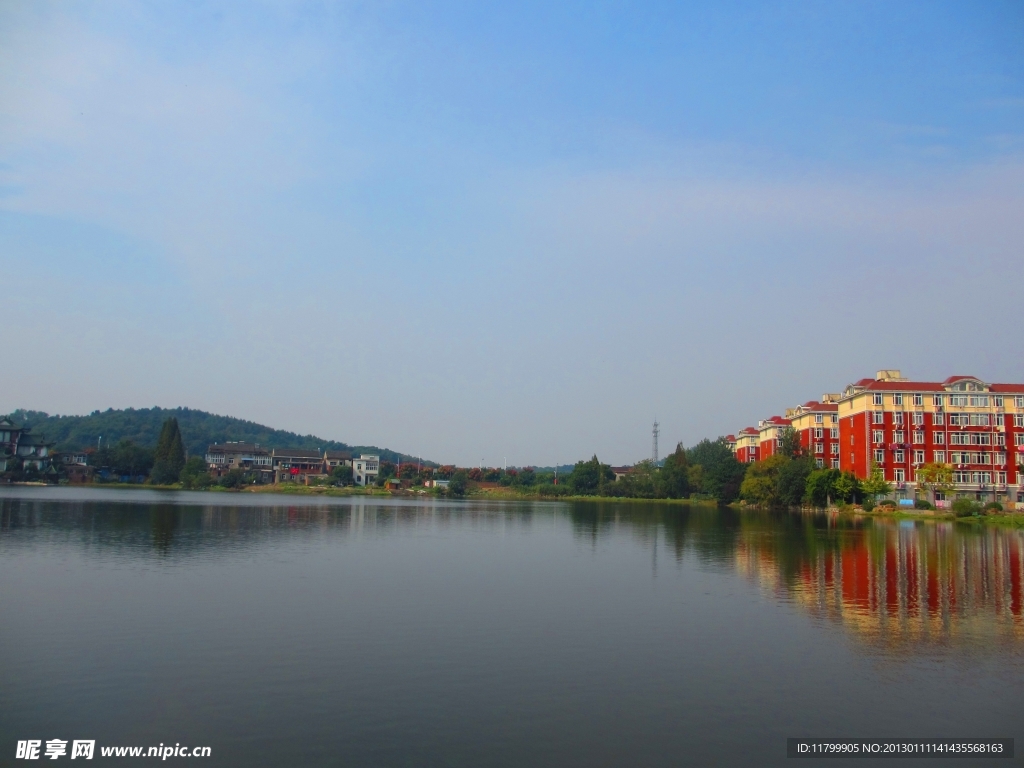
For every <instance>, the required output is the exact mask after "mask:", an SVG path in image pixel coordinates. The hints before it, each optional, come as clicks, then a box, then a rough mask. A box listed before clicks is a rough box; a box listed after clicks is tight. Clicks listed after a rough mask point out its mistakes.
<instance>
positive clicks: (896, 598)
mask: <svg viewBox="0 0 1024 768" xmlns="http://www.w3.org/2000/svg"><path fill="white" fill-rule="evenodd" d="M746 522H747V524H746V525H744V526H743V528H742V532H741V535H740V538H739V541H738V543H737V548H736V553H735V561H736V566H737V568H738V570H739V571H741V572H742V573H745V574H747V575H749V576H750V577H751V578H753V579H755V580H756V581H758V582H759V583H760V584H761V585H762V586H763V587H765V588H767V589H768V590H770V591H772V592H775V593H781V594H783V595H784V596H785V597H786V598H787V599H791V600H793V601H794V602H795V603H796V604H798V605H800V606H801V607H802V608H804V609H805V610H807V611H809V612H811V613H812V614H815V615H817V616H821V617H827V618H829V619H834V620H838V621H840V622H842V624H843V625H844V627H846V628H847V629H849V630H851V631H853V632H854V633H855V634H856V635H857V636H859V637H860V638H862V639H864V640H867V641H870V642H872V643H876V644H883V645H889V646H899V645H901V644H908V643H912V644H922V643H925V644H927V643H936V644H944V643H952V644H957V645H960V644H964V643H966V644H972V643H973V642H974V641H979V645H981V644H984V645H985V646H986V647H992V643H993V641H996V642H997V643H998V641H999V640H1004V641H1012V642H1020V641H1021V640H1024V618H1022V610H1024V606H1022V593H1024V531H1020V530H1014V529H1008V528H1001V527H994V526H992V527H990V526H984V527H980V526H979V527H975V526H972V525H965V524H962V523H959V524H958V523H953V522H931V521H928V522H923V521H906V520H903V521H897V520H879V519H873V520H865V521H862V522H860V523H851V522H849V521H844V522H843V523H840V522H839V521H838V520H837V519H836V518H831V519H827V525H826V526H825V529H824V530H821V528H819V527H817V526H814V525H806V524H805V525H804V526H800V528H801V530H802V532H803V533H804V534H805V535H804V537H803V541H802V542H799V546H798V549H799V550H800V551H799V552H798V553H796V552H793V551H791V550H792V547H791V546H788V544H787V542H786V540H785V539H786V537H784V536H783V537H780V536H778V535H771V534H770V533H769V531H768V530H766V528H767V526H765V525H764V524H763V523H757V522H754V521H750V520H749V519H748V520H747V521H746ZM775 533H776V534H777V533H778V531H777V530H776V532H775ZM794 555H797V556H796V557H794Z"/></svg>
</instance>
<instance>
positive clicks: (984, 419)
mask: <svg viewBox="0 0 1024 768" xmlns="http://www.w3.org/2000/svg"><path fill="white" fill-rule="evenodd" d="M949 425H950V426H951V427H987V426H989V418H988V414H987V413H951V414H949Z"/></svg>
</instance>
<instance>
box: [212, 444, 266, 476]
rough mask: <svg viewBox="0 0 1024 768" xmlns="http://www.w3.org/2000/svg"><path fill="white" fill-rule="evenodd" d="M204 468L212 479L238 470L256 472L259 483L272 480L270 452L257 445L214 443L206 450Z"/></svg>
mask: <svg viewBox="0 0 1024 768" xmlns="http://www.w3.org/2000/svg"><path fill="white" fill-rule="evenodd" d="M206 466H207V467H208V468H209V470H210V474H211V475H213V476H214V477H221V476H222V475H225V474H227V473H228V472H230V471H231V470H232V469H240V470H242V471H243V472H256V473H257V481H258V482H261V483H269V482H270V481H271V480H272V479H273V470H272V464H271V457H270V451H268V450H267V449H266V448H263V447H261V446H260V444H259V443H242V442H227V443H214V444H213V445H211V446H210V447H209V448H207V449H206Z"/></svg>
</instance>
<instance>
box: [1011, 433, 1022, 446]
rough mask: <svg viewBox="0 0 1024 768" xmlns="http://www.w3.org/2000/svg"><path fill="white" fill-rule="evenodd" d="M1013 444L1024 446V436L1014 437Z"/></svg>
mask: <svg viewBox="0 0 1024 768" xmlns="http://www.w3.org/2000/svg"><path fill="white" fill-rule="evenodd" d="M1013 444H1014V445H1024V435H1014V436H1013Z"/></svg>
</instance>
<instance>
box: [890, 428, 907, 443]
mask: <svg viewBox="0 0 1024 768" xmlns="http://www.w3.org/2000/svg"><path fill="white" fill-rule="evenodd" d="M904 439H906V438H905V436H904V433H903V430H902V429H898V430H896V431H895V432H893V433H892V441H893V442H894V443H902V442H903V441H904Z"/></svg>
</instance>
